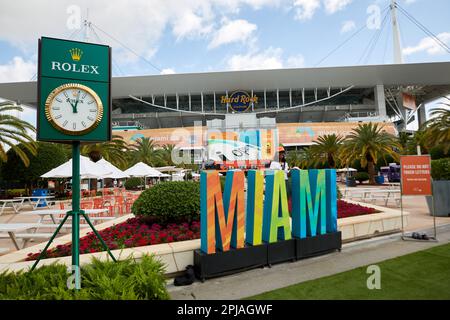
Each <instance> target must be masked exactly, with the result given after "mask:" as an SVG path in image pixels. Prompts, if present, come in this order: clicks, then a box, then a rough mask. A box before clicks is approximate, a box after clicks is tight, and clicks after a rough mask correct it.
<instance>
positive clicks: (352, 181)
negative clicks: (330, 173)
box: [345, 177, 356, 187]
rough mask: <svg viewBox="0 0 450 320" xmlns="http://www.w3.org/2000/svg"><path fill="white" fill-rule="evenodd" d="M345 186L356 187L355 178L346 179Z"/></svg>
mask: <svg viewBox="0 0 450 320" xmlns="http://www.w3.org/2000/svg"><path fill="white" fill-rule="evenodd" d="M345 185H346V186H347V187H356V180H355V179H354V178H348V177H347V178H346V179H345Z"/></svg>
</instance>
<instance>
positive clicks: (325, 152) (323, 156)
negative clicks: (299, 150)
mask: <svg viewBox="0 0 450 320" xmlns="http://www.w3.org/2000/svg"><path fill="white" fill-rule="evenodd" d="M343 141H344V139H343V138H342V137H341V136H338V135H336V134H330V135H324V136H321V137H319V138H318V139H317V141H316V143H317V144H315V145H313V146H312V147H311V153H312V155H313V158H314V159H315V160H314V162H315V163H316V164H324V163H326V162H328V166H329V167H330V168H332V169H334V168H336V161H337V160H338V154H339V151H340V148H341V145H342V142H343Z"/></svg>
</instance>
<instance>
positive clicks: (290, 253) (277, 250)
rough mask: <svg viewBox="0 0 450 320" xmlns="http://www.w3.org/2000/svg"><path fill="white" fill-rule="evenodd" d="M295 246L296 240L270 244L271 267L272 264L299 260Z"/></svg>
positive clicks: (268, 252) (268, 248)
mask: <svg viewBox="0 0 450 320" xmlns="http://www.w3.org/2000/svg"><path fill="white" fill-rule="evenodd" d="M295 246H296V239H291V240H286V241H279V242H275V243H270V244H268V245H267V264H268V265H269V267H270V266H271V265H272V264H276V263H281V262H286V261H295V260H297V255H296V250H295Z"/></svg>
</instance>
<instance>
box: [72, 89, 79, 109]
mask: <svg viewBox="0 0 450 320" xmlns="http://www.w3.org/2000/svg"><path fill="white" fill-rule="evenodd" d="M79 101H80V91H78V95H77V101H75V106H73V113H78V110H77V106H78V102H79Z"/></svg>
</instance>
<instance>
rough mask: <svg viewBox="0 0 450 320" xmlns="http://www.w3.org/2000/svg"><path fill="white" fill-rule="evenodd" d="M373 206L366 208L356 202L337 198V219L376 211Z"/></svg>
mask: <svg viewBox="0 0 450 320" xmlns="http://www.w3.org/2000/svg"><path fill="white" fill-rule="evenodd" d="M378 212H379V211H377V210H375V209H374V208H368V207H364V206H360V205H357V204H353V203H349V202H345V201H343V200H338V219H342V218H349V217H356V216H363V215H366V214H373V213H378Z"/></svg>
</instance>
